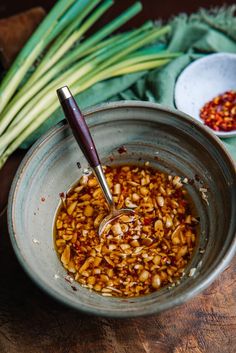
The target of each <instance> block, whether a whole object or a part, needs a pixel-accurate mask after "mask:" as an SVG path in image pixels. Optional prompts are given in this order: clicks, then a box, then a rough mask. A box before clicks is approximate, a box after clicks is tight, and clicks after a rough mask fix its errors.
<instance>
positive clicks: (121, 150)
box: [117, 146, 127, 154]
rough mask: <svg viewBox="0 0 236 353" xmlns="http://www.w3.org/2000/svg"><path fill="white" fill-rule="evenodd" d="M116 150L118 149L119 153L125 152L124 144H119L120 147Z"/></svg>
mask: <svg viewBox="0 0 236 353" xmlns="http://www.w3.org/2000/svg"><path fill="white" fill-rule="evenodd" d="M117 151H118V152H119V153H120V154H122V153H125V152H127V149H126V148H125V146H121V147H119V148H118V149H117Z"/></svg>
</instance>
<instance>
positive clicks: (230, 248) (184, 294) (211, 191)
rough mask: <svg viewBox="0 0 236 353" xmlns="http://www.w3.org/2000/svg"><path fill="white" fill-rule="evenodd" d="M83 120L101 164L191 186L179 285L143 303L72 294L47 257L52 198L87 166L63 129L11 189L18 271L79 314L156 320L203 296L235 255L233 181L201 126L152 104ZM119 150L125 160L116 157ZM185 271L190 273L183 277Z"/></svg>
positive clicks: (45, 140)
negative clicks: (150, 171)
mask: <svg viewBox="0 0 236 353" xmlns="http://www.w3.org/2000/svg"><path fill="white" fill-rule="evenodd" d="M86 117H87V122H88V125H89V126H90V129H91V133H92V135H93V137H94V140H95V143H96V146H97V148H98V151H99V154H100V156H101V157H102V159H103V162H104V163H107V162H109V163H115V164H118V163H127V162H133V163H141V164H142V163H143V162H145V161H147V160H148V161H149V162H150V163H151V165H153V166H155V167H157V168H159V169H160V170H163V171H166V172H168V173H172V174H179V175H181V176H184V177H188V178H191V179H193V180H194V183H193V184H192V185H187V188H188V190H189V193H190V194H191V197H192V198H193V200H194V203H195V206H196V212H197V214H198V216H200V220H201V222H200V237H199V242H198V245H197V249H196V252H195V254H194V256H193V259H192V262H191V264H190V265H189V266H188V268H187V270H186V275H185V276H184V278H183V279H182V280H181V282H180V284H179V285H177V286H175V287H173V288H171V289H168V288H163V289H162V290H160V291H158V292H155V293H153V294H151V295H148V296H143V297H138V298H130V299H124V298H109V297H102V296H101V295H99V294H97V293H95V292H93V291H89V290H87V289H86V288H83V287H81V286H80V285H79V284H78V283H75V282H74V283H73V286H74V287H75V288H76V289H77V290H74V289H75V288H74V289H73V288H72V286H71V283H69V282H68V281H66V280H65V276H66V275H67V274H66V272H65V270H64V268H63V267H62V265H61V263H60V261H59V259H58V257H57V254H56V251H55V249H54V241H53V234H52V233H53V222H54V217H55V212H56V210H57V207H58V205H59V193H61V192H63V191H67V190H68V189H70V187H71V186H72V185H73V184H74V183H75V182H76V181H77V180H78V178H80V176H81V174H82V170H83V168H85V167H87V163H86V161H85V159H84V157H83V155H82V153H81V151H80V149H79V147H78V146H77V144H76V142H75V140H74V138H73V136H72V135H71V132H70V130H69V129H68V127H67V125H65V123H60V124H58V125H57V126H55V127H54V128H52V129H51V130H50V131H49V132H48V133H47V134H46V135H44V136H43V137H42V138H41V139H39V140H38V141H37V142H36V143H35V144H34V145H33V147H32V148H31V149H30V150H29V152H28V153H27V155H26V156H25V158H24V160H23V162H22V164H21V165H20V167H19V170H18V172H17V174H16V176H15V179H14V182H13V185H12V188H11V192H10V197H9V207H8V223H9V231H10V236H11V241H12V244H13V247H14V250H15V252H16V255H17V256H18V259H19V261H20V263H21V265H22V266H23V267H24V269H25V270H26V272H27V273H28V274H29V275H30V276H31V278H32V279H33V280H34V281H35V282H36V283H37V284H38V285H39V286H40V287H41V288H42V289H44V290H45V291H46V292H47V293H49V294H50V295H52V296H53V297H54V298H56V299H58V300H60V301H61V302H63V303H65V304H67V305H69V306H71V307H73V308H76V309H78V310H82V311H85V312H87V313H92V314H97V315H103V316H110V317H132V316H140V315H147V314H153V313H159V312H161V311H163V310H166V309H169V308H172V307H174V306H175V305H179V304H181V303H183V302H185V301H186V300H187V299H190V298H192V297H193V296H194V295H196V294H198V293H199V292H200V291H202V290H203V289H204V288H206V287H207V286H208V285H209V284H210V283H211V282H212V281H213V280H214V279H215V277H216V276H217V275H218V274H219V273H220V272H221V271H222V270H223V269H224V268H225V267H226V266H227V265H228V264H229V262H230V260H231V259H232V257H233V255H234V253H235V248H236V240H235V227H236V226H235V222H236V219H235V213H236V195H235V193H236V185H235V182H236V177H235V169H234V165H233V162H232V160H231V159H230V157H229V155H228V153H227V152H226V150H225V149H224V147H223V145H222V143H221V142H219V141H218V139H217V138H216V137H215V136H214V135H213V134H212V133H210V132H209V131H208V130H207V129H205V128H203V126H202V124H200V123H198V122H193V121H192V119H191V118H189V117H187V116H186V115H184V114H182V113H179V112H177V111H175V110H170V109H167V108H163V107H161V106H158V105H156V104H151V103H144V102H115V103H111V104H104V105H101V106H99V107H96V108H94V109H92V110H90V111H88V112H87V113H86ZM121 145H124V146H125V147H126V149H127V152H126V153H123V154H119V153H118V152H117V149H118V148H119V147H120V146H121ZM111 156H112V158H110V157H111ZM113 159H114V160H113ZM111 160H113V161H112V162H111ZM78 162H79V163H80V166H81V168H78V165H77V163H78ZM201 187H207V189H208V191H207V198H208V202H209V205H208V204H207V202H206V201H204V200H203V199H202V194H201V192H199V188H201ZM200 248H203V249H205V252H204V253H202V251H199V249H200ZM193 267H194V268H197V270H196V272H195V274H194V276H192V277H190V276H189V271H190V268H193Z"/></svg>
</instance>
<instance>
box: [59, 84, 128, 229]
mask: <svg viewBox="0 0 236 353" xmlns="http://www.w3.org/2000/svg"><path fill="white" fill-rule="evenodd" d="M57 95H58V98H59V101H60V103H61V106H62V109H63V111H64V114H65V117H66V119H67V121H68V123H69V126H70V127H71V130H72V132H73V134H74V137H75V139H76V141H77V142H78V144H79V146H80V148H81V150H82V152H83V154H84V156H85V158H86V159H87V161H88V163H89V165H90V167H91V169H92V171H93V173H94V175H95V177H96V179H97V181H98V183H99V185H100V187H101V189H102V191H103V194H104V196H105V199H106V201H107V203H108V206H109V211H110V212H109V214H108V215H107V216H106V217H105V218H104V219H103V220H102V222H101V223H100V226H99V230H98V234H99V236H101V235H102V233H103V231H104V229H105V227H106V226H107V224H108V223H110V222H112V221H113V220H115V219H117V218H119V217H120V216H122V215H124V214H126V215H127V214H129V215H134V210H132V209H128V208H123V209H120V210H117V209H116V207H115V203H114V200H113V197H112V194H111V191H110V189H109V186H108V184H107V181H106V178H105V175H104V173H103V169H102V166H101V162H100V159H99V157H98V153H97V150H96V147H95V144H94V141H93V139H92V136H91V134H90V131H89V128H88V125H87V124H86V122H85V119H84V117H83V114H82V113H81V111H80V109H79V107H78V105H77V103H76V101H75V99H74V97H73V96H72V94H71V92H70V90H69V88H68V87H67V86H64V87H61V88H59V89H58V90H57Z"/></svg>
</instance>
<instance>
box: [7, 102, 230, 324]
mask: <svg viewBox="0 0 236 353" xmlns="http://www.w3.org/2000/svg"><path fill="white" fill-rule="evenodd" d="M122 107H123V108H124V107H126V108H137V107H141V108H151V109H157V110H159V111H163V112H165V113H166V112H167V113H171V114H177V115H178V116H179V117H181V118H183V119H185V120H187V121H190V122H191V123H193V125H195V126H197V127H198V128H200V130H203V132H204V133H205V134H206V135H208V137H209V138H210V139H212V140H214V142H215V143H216V144H217V145H219V147H220V148H221V149H222V153H223V154H224V157H225V158H226V159H227V160H228V163H229V165H230V167H232V169H234V171H235V174H236V165H235V164H234V161H233V159H232V157H231V156H230V154H229V152H228V151H227V149H226V148H225V146H224V145H223V143H222V142H221V141H220V140H219V138H218V137H217V136H215V135H214V134H213V133H212V132H211V131H210V130H209V129H206V128H205V127H204V125H202V124H201V123H200V122H198V121H196V120H193V119H192V118H191V117H190V116H188V115H187V114H185V113H183V112H180V111H178V110H176V109H173V108H169V107H166V106H163V105H160V104H156V103H150V102H143V101H130V100H126V101H117V102H108V103H102V104H99V105H96V106H94V107H92V108H88V109H86V110H85V111H84V115H85V116H86V119H90V118H91V117H90V115H91V114H94V113H96V112H102V111H106V110H113V109H117V108H118V109H119V108H122ZM65 126H66V123H65V120H63V121H60V122H59V123H57V124H56V125H55V126H53V127H51V128H50V129H49V130H48V131H47V132H46V133H45V134H43V135H42V136H41V137H40V138H39V139H38V140H37V141H36V142H35V143H34V144H33V145H32V146H31V148H30V149H29V150H28V152H27V153H26V155H25V156H24V158H23V160H22V162H21V163H20V165H19V167H18V170H17V172H16V174H15V177H14V179H13V182H12V185H11V189H10V193H9V198H8V208H7V222H8V231H9V235H10V240H11V243H12V246H13V249H14V252H15V254H16V257H17V259H18V261H19V263H20V264H21V266H22V268H23V269H24V271H25V272H26V273H27V274H28V275H29V277H30V278H31V279H32V281H33V282H34V283H35V284H36V285H37V286H38V287H39V288H40V289H42V290H43V291H44V292H45V293H46V294H49V295H50V296H51V297H52V298H54V299H56V300H57V301H58V302H60V303H62V304H64V305H67V306H68V307H71V308H73V309H76V310H78V311H79V312H84V313H86V314H92V315H97V316H102V317H112V318H131V317H139V316H146V315H152V314H157V313H160V312H162V311H164V310H168V309H171V308H173V307H175V306H178V305H180V304H183V303H185V302H186V301H187V300H188V299H191V298H193V297H194V296H196V295H197V294H199V293H200V292H202V291H203V290H204V289H206V288H207V287H208V286H209V285H210V284H211V283H212V282H213V281H214V280H215V279H216V277H217V276H218V275H219V274H220V273H221V272H222V271H223V270H224V269H225V268H226V267H227V266H228V264H229V263H230V262H231V260H232V259H233V257H234V255H235V254H236V233H235V235H234V238H233V239H232V241H231V243H230V245H229V247H228V248H227V249H226V250H225V253H224V254H223V255H222V259H221V261H220V262H219V263H218V264H217V265H216V267H215V268H214V270H213V271H212V272H211V273H210V275H209V276H208V277H207V278H204V279H203V280H202V282H201V283H199V284H198V285H195V286H194V285H193V286H192V287H191V288H188V289H186V291H185V292H184V293H182V294H180V295H179V296H178V297H177V298H172V299H171V300H169V301H168V302H167V303H165V305H163V304H162V307H161V308H160V307H158V308H157V307H156V306H153V307H152V308H151V309H149V310H145V309H144V310H139V311H127V312H126V311H124V312H122V311H114V312H112V311H109V310H107V311H105V310H103V311H98V310H97V309H93V308H91V307H79V305H78V304H76V303H73V302H71V301H70V300H69V299H68V298H66V297H63V296H61V295H59V294H58V292H57V291H55V290H54V289H53V287H48V286H47V284H46V283H45V282H44V281H43V280H42V279H41V278H40V277H39V276H38V275H37V273H36V272H34V271H33V270H32V269H31V267H30V266H28V264H27V262H26V261H25V258H24V256H23V254H22V253H21V249H20V248H19V247H18V243H17V239H16V237H15V230H14V225H13V223H14V221H13V205H14V199H15V197H16V195H15V193H16V191H17V187H18V184H19V183H20V181H21V179H22V177H24V170H25V169H26V168H27V166H28V164H30V162H31V159H32V158H34V157H35V155H36V154H37V150H38V148H39V147H40V146H41V145H44V144H45V143H47V140H48V139H50V138H51V136H52V135H53V134H55V133H58V131H59V130H60V129H64V128H65Z"/></svg>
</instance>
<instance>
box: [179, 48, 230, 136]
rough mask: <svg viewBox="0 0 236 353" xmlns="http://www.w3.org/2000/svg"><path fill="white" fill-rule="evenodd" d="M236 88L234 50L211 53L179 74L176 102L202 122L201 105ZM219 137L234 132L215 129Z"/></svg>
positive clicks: (184, 110) (181, 108)
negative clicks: (230, 52)
mask: <svg viewBox="0 0 236 353" xmlns="http://www.w3.org/2000/svg"><path fill="white" fill-rule="evenodd" d="M229 90H234V91H235V90H236V54H229V53H219V54H211V55H208V56H206V57H204V58H201V59H198V60H196V61H194V62H193V63H192V64H190V65H188V66H187V68H186V69H185V70H184V71H183V72H182V73H181V75H180V76H179V77H178V80H177V82H176V85H175V105H176V107H177V108H178V109H179V110H181V111H182V112H184V113H186V114H189V115H190V116H192V117H193V118H195V119H197V120H198V121H200V122H201V123H203V120H202V119H201V118H200V115H199V114H200V109H201V108H202V107H203V106H204V105H205V104H206V103H207V102H209V101H211V100H212V99H213V98H214V97H216V96H218V95H219V94H222V93H224V92H226V91H229ZM212 131H213V132H214V133H215V134H216V135H217V136H219V137H221V138H226V137H232V136H236V130H234V131H228V132H224V131H214V130H212Z"/></svg>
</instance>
